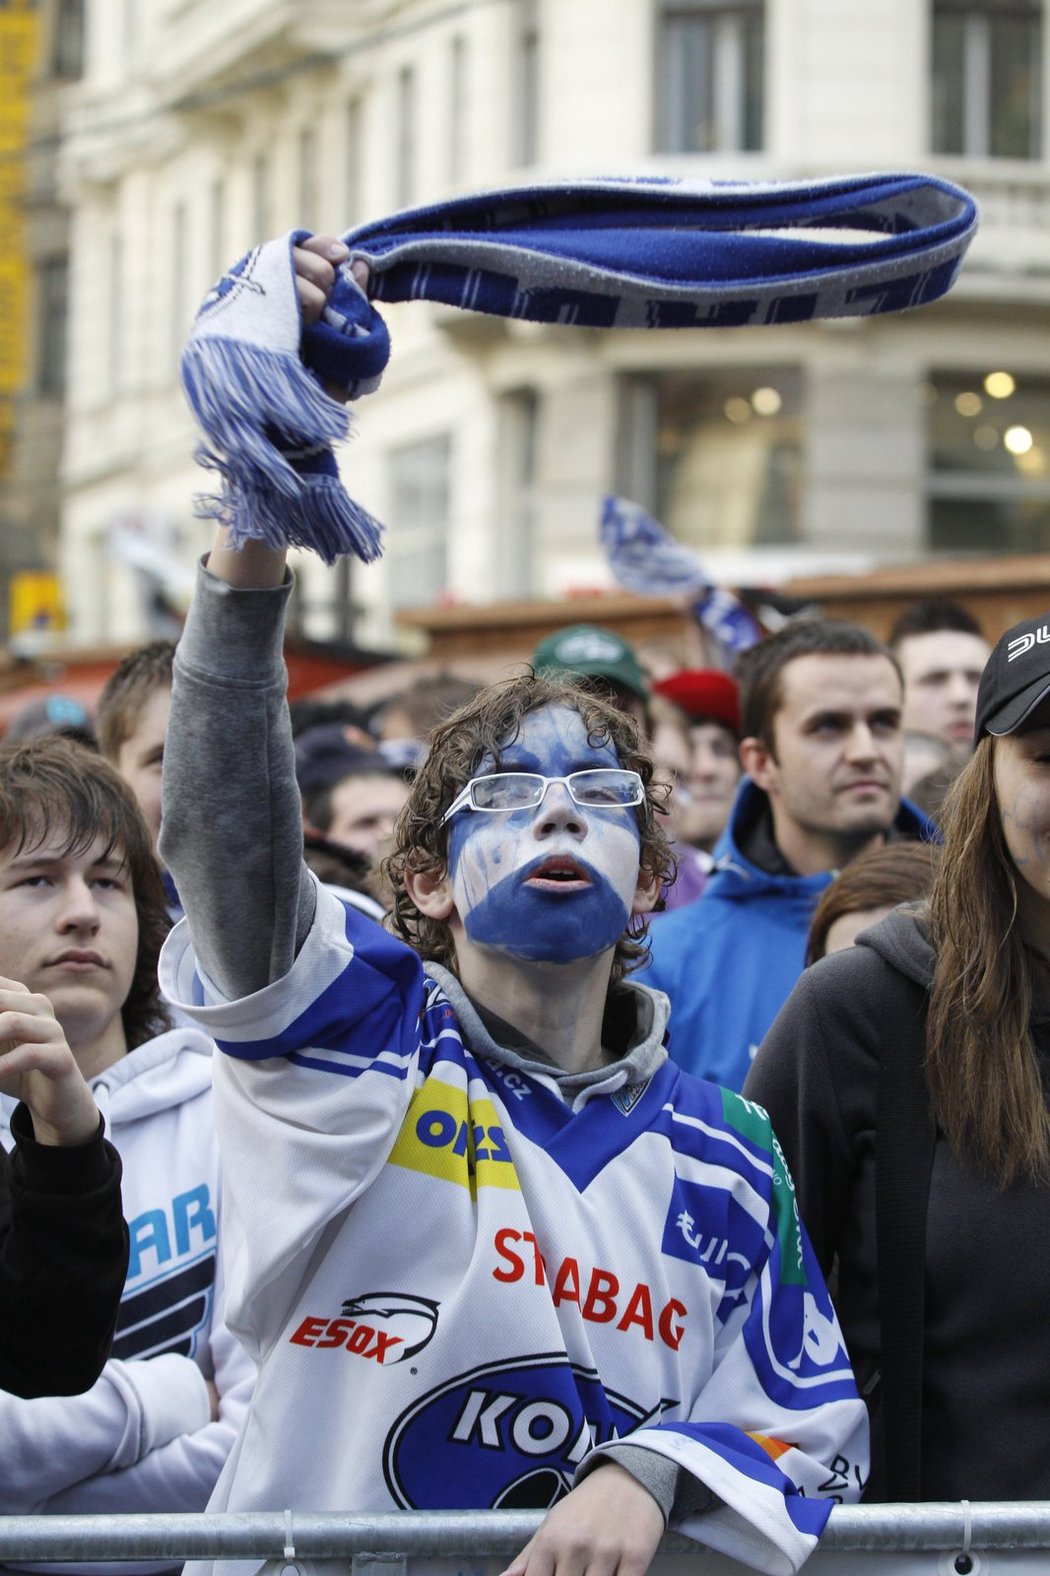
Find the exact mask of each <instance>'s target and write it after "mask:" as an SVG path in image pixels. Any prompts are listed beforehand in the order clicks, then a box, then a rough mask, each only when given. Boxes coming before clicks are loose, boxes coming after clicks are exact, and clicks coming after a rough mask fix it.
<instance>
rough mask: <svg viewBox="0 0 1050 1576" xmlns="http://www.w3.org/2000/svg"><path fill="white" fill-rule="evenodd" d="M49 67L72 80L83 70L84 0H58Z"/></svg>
mask: <svg viewBox="0 0 1050 1576" xmlns="http://www.w3.org/2000/svg"><path fill="white" fill-rule="evenodd" d="M54 18H55V20H54V33H53V35H52V40H51V69H52V71H53V72H54V74H55V76H56V77H62V78H63V79H65V80H66V81H74V80H75V79H76V78H77V77H79V76H81V75H82V74H83V70H84V0H59V3H58V5H57V6H56V8H55V13H54Z"/></svg>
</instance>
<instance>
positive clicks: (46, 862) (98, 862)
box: [7, 849, 127, 870]
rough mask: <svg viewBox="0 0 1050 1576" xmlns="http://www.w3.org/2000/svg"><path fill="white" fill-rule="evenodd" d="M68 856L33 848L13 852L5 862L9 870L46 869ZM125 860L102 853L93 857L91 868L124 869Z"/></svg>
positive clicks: (61, 861) (60, 862)
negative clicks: (95, 857) (26, 851)
mask: <svg viewBox="0 0 1050 1576" xmlns="http://www.w3.org/2000/svg"><path fill="white" fill-rule="evenodd" d="M69 857H70V856H69V854H68V853H54V852H45V851H44V850H42V849H33V850H32V851H31V852H28V853H20V854H15V855H14V856H13V857H12V858H11V859H9V860H8V862H7V868H8V869H9V870H47V869H53V868H54V866H55V865H60V864H62V863H63V861H64V860H66V859H68V858H69ZM126 867H127V860H126V859H121V858H118V857H117V856H116V855H115V854H104V855H103V856H102V857H101V858H100V859H93V860H92V861H91V866H90V868H91V869H92V870H124V869H125V868H126Z"/></svg>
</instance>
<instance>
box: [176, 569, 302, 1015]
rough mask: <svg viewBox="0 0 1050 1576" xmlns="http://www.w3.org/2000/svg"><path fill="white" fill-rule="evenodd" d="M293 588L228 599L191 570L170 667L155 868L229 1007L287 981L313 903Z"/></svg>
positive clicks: (209, 578) (219, 585) (215, 583)
mask: <svg viewBox="0 0 1050 1576" xmlns="http://www.w3.org/2000/svg"><path fill="white" fill-rule="evenodd" d="M291 585H292V581H291V576H290V575H288V576H286V580H285V584H284V585H283V586H282V587H280V588H279V589H277V590H274V591H269V590H267V591H243V590H235V589H234V588H233V587H231V586H228V585H227V584H226V582H225V581H222V580H218V579H217V578H216V577H215V576H214V575H210V574H209V573H208V572H207V570H205V569H203V568H202V569H201V570H199V571H198V579H197V590H196V594H195V596H194V599H193V603H192V606H191V608H190V611H189V615H188V617H187V619H186V627H185V629H184V631H183V635H182V639H181V640H180V642H179V646H178V650H177V652H176V656H175V669H174V678H173V685H172V698H171V718H170V721H169V723H168V732H167V737H166V739H165V744H164V788H163V825H162V829H161V837H160V856H161V858H162V859H163V861H164V863H165V864H166V865H167V867H168V869H169V870H170V871H171V873H172V876H173V877H174V879H175V885H176V886H177V888H178V892H179V897H180V899H181V901H182V904H183V907H184V908H185V911H186V917H187V920H188V923H189V929H190V935H191V936H192V938H193V945H194V950H195V952H196V954H197V957H198V959H199V960H200V962H201V965H202V966H203V968H204V970H205V971H206V973H207V974H208V975H209V976H210V978H211V979H212V980H213V981H214V982H215V984H216V985H217V986H218V987H219V989H220V990H221V991H222V992H223V994H224V995H226V996H228V997H230V998H231V999H234V998H237V997H240V996H246V995H250V994H251V993H252V992H253V991H256V990H261V989H262V987H263V986H265V985H268V984H269V983H270V982H271V981H272V980H276V979H280V978H281V977H282V975H284V974H286V973H287V972H288V970H289V968H290V967H291V965H292V963H293V961H294V959H295V956H296V953H297V952H298V950H299V948H300V947H301V946H302V944H303V941H304V940H305V939H306V934H307V932H308V931H309V928H310V924H311V922H312V920H313V914H314V906H315V902H316V893H315V889H314V886H313V881H312V879H311V877H310V875H309V872H308V871H307V869H306V867H305V865H304V864H303V859H302V849H303V823H302V809H301V804H300V799H299V789H298V785H297V783H296V778H295V753H294V749H293V745H292V732H291V725H290V722H289V718H288V706H287V701H286V698H285V689H286V684H287V674H286V672H285V667H284V659H283V655H282V646H283V635H284V610H285V605H286V603H287V601H288V595H289V592H290V591H291Z"/></svg>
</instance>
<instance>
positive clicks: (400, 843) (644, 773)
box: [383, 673, 673, 979]
mask: <svg viewBox="0 0 1050 1576" xmlns="http://www.w3.org/2000/svg"><path fill="white" fill-rule="evenodd" d="M556 705H562V706H569V707H571V708H572V710H573V711H575V712H577V713H578V714H579V716H580V717H581V718H582V720H583V723H584V726H585V727H586V728H587V731H588V733H589V735H590V737H591V741H592V743H594V744H595V745H602V744H605V743H609V744H611V745H612V747H613V749H614V750H615V751H616V754H617V757H618V758H619V762H620V765H621V766H623V767H626V769H627V770H628V771H633V772H637V773H638V775H639V776H640V777H641V779H642V783H643V785H644V787H645V799H644V800H643V802H642V803H641V804H640V805H638V806H637V808H636V809H635V810H634V812H633V813H634V814H635V815H636V816H637V818H638V830H639V833H640V836H641V854H640V871H641V874H642V875H643V876H646V877H648V878H649V879H650V880H651V881H652V882H653V884H654V885H655V886H657V887H658V886H659V885H660V884H661V883H662V882H663V881H665V880H666V879H667V877H668V875H669V874H670V871H671V869H672V866H673V859H672V856H671V852H670V849H669V847H668V843H667V837H666V835H665V833H664V830H663V826H662V824H661V822H662V820H663V813H662V812H664V811H665V807H666V793H667V790H666V788H665V787H664V786H662V785H660V784H657V783H654V782H653V780H652V778H653V761H652V757H651V756H650V755H649V753H648V751H647V749H646V746H645V744H644V742H643V740H642V737H641V733H640V732H639V729H638V725H637V724H636V723H635V722H634V721H633V719H632V718H630V717H628V716H627V715H626V713H624V712H622V711H618V710H617V709H616V708H615V707H614V706H610V705H608V704H607V702H605V701H604V700H601V699H600V698H599V697H598V696H597V695H595V694H593V693H591V692H590V691H588V690H586V689H584V688H582V687H581V686H580V685H577V684H573V683H572V682H570V681H569V680H568V679H566V678H562V677H560V676H559V675H557V674H553V673H529V674H526V675H525V676H523V677H520V678H513V679H507V680H506V681H504V682H503V683H501V684H491V685H489V686H488V687H487V688H486V689H483V690H482V691H481V692H480V693H479V694H478V695H477V696H476V697H475V699H474V700H472V701H469V702H468V703H467V705H465V706H462V707H461V708H460V709H459V711H457V712H455V713H454V714H453V715H452V716H451V717H450V718H449V719H448V721H447V722H444V723H442V724H441V725H440V726H439V727H437V728H435V729H434V731H433V733H432V734H431V736H430V750H429V753H428V755H427V758H426V760H425V761H424V762H423V765H422V766H421V767H420V769H419V771H418V772H417V773H416V776H415V779H414V781H413V784H412V793H411V796H410V798H409V800H408V803H407V804H406V805H405V807H404V809H403V810H402V811H401V814H400V815H399V816H398V819H397V824H396V826H395V828H394V837H395V840H396V843H397V847H396V850H395V852H394V853H393V854H391V855H390V857H389V859H387V860H385V861H384V865H383V868H384V871H385V873H386V875H387V878H388V879H389V881H390V884H391V886H392V887H393V890H394V906H393V911H392V913H391V916H390V926H391V929H392V930H393V931H394V932H395V934H396V935H399V936H401V937H402V939H403V940H405V941H407V942H408V943H409V945H410V946H412V947H414V948H415V949H416V951H417V952H419V953H421V954H422V955H423V957H425V958H431V959H433V961H434V962H435V963H441V964H443V965H444V966H445V968H447V969H451V970H452V971H453V973H455V970H456V951H455V941H454V938H453V935H452V929H451V926H450V925H449V924H448V923H447V921H445V920H438V919H431V918H430V917H429V916H428V915H426V914H422V913H420V911H419V909H417V908H416V905H415V904H414V903H413V901H412V899H411V898H410V896H409V894H408V891H407V889H406V887H405V880H404V873H405V869H406V867H407V868H409V869H411V870H413V871H416V872H420V873H422V872H430V871H433V872H439V871H443V870H444V869H445V863H446V860H447V858H448V837H449V833H448V828H447V827H444V826H442V825H441V817H442V816H443V815H444V813H445V811H446V810H447V809H448V807H449V805H450V804H451V803H452V801H453V799H454V798H455V797H456V795H457V794H458V793H459V791H460V790H461V789H462V788H463V787H465V786H466V784H467V783H468V782H469V781H470V779H471V778H472V777H473V776H475V774H476V773H477V769H478V767H479V765H480V764H481V762H482V760H483V759H484V758H485V757H486V756H488V757H490V758H492V759H496V758H497V757H498V755H499V752H500V749H501V747H505V746H506V745H507V744H508V742H509V741H510V740H512V739H514V738H515V736H516V735H517V734H518V732H519V730H520V728H521V725H522V722H523V721H524V719H525V718H526V717H527V716H528V715H529V714H530V713H531V712H534V711H539V710H540V709H541V708H542V707H544V706H556ZM645 935H646V927H645V923H644V921H635V922H634V923H632V926H631V929H630V931H629V932H628V933H625V934H624V936H623V937H621V939H620V941H619V942H618V943H617V946H616V952H615V955H614V959H613V974H612V977H613V979H620V978H622V977H623V975H624V974H625V973H626V972H627V971H628V969H630V968H632V967H637V966H638V964H639V963H640V962H641V961H642V959H643V958H644V957H645V956H646V951H647V949H646V947H645V946H644V939H645Z"/></svg>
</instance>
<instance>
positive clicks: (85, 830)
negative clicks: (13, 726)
mask: <svg viewBox="0 0 1050 1576" xmlns="http://www.w3.org/2000/svg"><path fill="white" fill-rule="evenodd" d="M56 828H61V829H62V832H63V833H64V836H65V842H64V843H63V845H62V848H61V852H62V853H63V854H64V855H68V854H81V853H83V852H84V851H85V849H87V848H88V847H90V845H91V844H92V843H93V842H94V840H95V838H96V837H98V838H101V840H102V843H103V847H104V857H106V856H108V855H109V854H110V853H113V852H115V853H117V854H118V855H119V857H120V859H121V860H122V862H123V863H124V865H125V866H126V868H127V871H128V874H129V876H130V878H131V890H132V893H133V895H134V899H135V909H136V913H137V915H138V922H139V939H138V951H137V953H136V957H135V973H134V977H133V978H132V981H131V989H130V990H129V991H128V994H127V998H126V1000H125V1002H124V1005H123V1007H122V1009H121V1018H122V1021H123V1024H124V1034H125V1038H126V1039H127V1044H128V1050H129V1051H130V1050H134V1048H135V1047H136V1046H137V1045H142V1044H144V1043H145V1041H146V1040H150V1039H152V1038H153V1036H154V1035H155V1034H160V1033H162V1032H163V1031H164V1030H165V1029H170V1028H171V1021H170V1019H169V1017H168V1010H167V1008H166V1007H165V1005H164V1002H163V1001H162V999H161V994H160V985H159V983H158V980H157V960H158V958H159V957H160V949H161V946H162V945H163V942H164V938H165V936H166V935H167V934H168V931H169V930H170V928H171V921H170V919H169V917H168V901H167V896H166V894H165V891H164V881H163V878H162V876H161V872H160V866H159V865H158V863H157V859H156V856H155V854H154V852H153V840H152V838H151V837H150V833H149V828H148V827H147V825H146V823H145V821H144V820H143V819H142V816H141V814H140V813H139V807H138V805H137V804H136V803H135V799H134V796H133V795H132V793H131V790H130V789H129V788H128V786H127V784H126V783H125V782H124V779H123V778H122V777H121V776H120V775H119V773H118V772H116V771H115V770H114V768H113V767H112V766H110V765H109V764H108V762H106V761H104V760H102V758H101V757H100V756H99V755H96V753H95V751H94V750H89V749H86V748H85V746H84V745H82V744H77V743H75V742H74V741H73V740H71V739H63V738H60V737H58V736H57V735H52V736H50V737H46V738H36V739H25V740H23V741H21V742H20V743H17V744H0V849H2V850H5V851H6V850H13V851H14V852H15V853H21V852H22V851H23V850H32V849H33V848H36V847H38V846H39V844H40V843H42V842H43V841H44V839H45V838H47V837H49V836H50V835H51V834H52V832H54V831H55V829H56Z"/></svg>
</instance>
